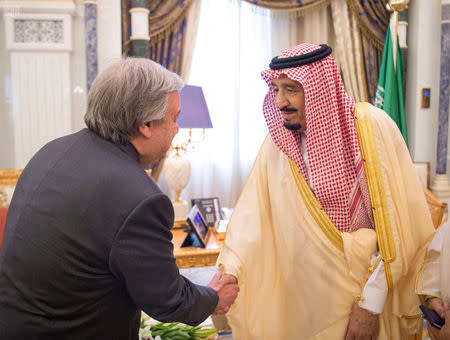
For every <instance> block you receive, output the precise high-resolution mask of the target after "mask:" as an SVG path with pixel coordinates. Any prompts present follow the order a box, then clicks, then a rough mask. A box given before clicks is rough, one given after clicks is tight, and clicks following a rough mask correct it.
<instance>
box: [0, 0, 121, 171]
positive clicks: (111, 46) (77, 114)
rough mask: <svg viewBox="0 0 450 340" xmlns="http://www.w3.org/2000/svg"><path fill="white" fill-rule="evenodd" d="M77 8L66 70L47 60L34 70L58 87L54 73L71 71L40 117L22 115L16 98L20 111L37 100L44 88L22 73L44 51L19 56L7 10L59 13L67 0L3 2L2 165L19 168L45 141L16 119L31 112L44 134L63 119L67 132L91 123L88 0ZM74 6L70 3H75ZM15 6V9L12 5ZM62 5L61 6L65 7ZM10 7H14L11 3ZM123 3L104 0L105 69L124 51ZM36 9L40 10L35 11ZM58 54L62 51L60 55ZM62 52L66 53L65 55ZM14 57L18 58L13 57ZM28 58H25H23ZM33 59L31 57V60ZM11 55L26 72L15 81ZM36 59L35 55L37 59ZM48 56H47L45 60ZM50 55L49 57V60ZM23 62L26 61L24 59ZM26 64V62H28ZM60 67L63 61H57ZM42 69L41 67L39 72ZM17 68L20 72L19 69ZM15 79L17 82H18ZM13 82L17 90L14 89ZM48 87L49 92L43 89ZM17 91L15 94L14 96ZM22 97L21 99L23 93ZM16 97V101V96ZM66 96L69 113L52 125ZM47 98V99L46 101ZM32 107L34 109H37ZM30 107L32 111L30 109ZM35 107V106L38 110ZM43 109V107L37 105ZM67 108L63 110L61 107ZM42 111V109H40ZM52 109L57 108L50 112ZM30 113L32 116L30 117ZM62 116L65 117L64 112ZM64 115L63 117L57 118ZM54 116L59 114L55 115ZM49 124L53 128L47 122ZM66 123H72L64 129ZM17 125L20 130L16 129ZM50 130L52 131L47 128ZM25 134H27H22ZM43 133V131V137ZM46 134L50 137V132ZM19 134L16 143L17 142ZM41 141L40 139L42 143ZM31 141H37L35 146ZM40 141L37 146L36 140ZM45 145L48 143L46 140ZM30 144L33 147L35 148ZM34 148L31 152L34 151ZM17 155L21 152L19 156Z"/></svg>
mask: <svg viewBox="0 0 450 340" xmlns="http://www.w3.org/2000/svg"><path fill="white" fill-rule="evenodd" d="M73 3H74V4H75V10H74V11H73V13H72V16H71V23H72V31H71V32H72V39H71V43H72V45H71V49H70V51H69V53H68V61H67V62H66V63H65V65H66V66H64V67H65V69H64V70H59V71H57V72H52V71H54V69H53V70H52V69H51V67H50V68H49V66H48V65H47V66H46V67H47V68H46V69H43V68H39V70H35V69H33V68H31V69H29V71H30V72H32V73H33V74H34V75H35V76H38V77H39V81H38V79H37V78H36V79H35V81H37V82H38V83H42V84H47V85H49V86H53V85H55V86H56V83H55V81H54V79H53V78H54V77H55V76H56V77H57V76H58V75H61V74H66V75H68V77H67V79H68V83H67V84H68V85H67V86H64V90H63V91H64V95H61V96H60V97H61V98H59V97H58V98H55V97H54V96H55V95H56V94H55V93H54V92H55V91H51V92H52V93H51V94H52V96H51V99H49V100H50V102H48V100H47V104H48V106H49V107H48V108H44V107H40V109H41V110H40V111H39V112H41V111H42V112H41V113H39V116H40V117H38V115H37V114H33V115H31V116H30V117H28V116H24V114H23V113H20V114H18V113H17V112H16V113H14V111H13V105H12V104H13V101H14V103H15V109H16V110H17V107H18V105H17V103H19V104H21V105H19V106H21V108H23V107H24V104H26V103H27V102H28V103H30V102H33V98H34V99H36V97H37V96H38V95H37V93H38V92H39V91H33V90H32V88H33V86H36V87H37V85H32V84H29V82H27V81H24V80H23V79H22V78H23V77H25V78H24V79H27V77H26V75H24V74H23V70H24V67H26V66H30V64H29V61H30V60H31V59H33V58H37V59H39V56H42V51H39V50H36V51H35V52H30V51H25V52H26V53H27V54H26V56H27V57H28V59H27V60H28V61H27V60H25V59H24V58H23V55H18V57H16V56H15V55H14V54H13V53H15V52H14V51H13V50H11V49H8V48H6V46H7V42H6V34H5V19H4V16H6V15H9V16H11V15H22V14H23V13H24V12H27V15H28V13H31V14H30V15H31V18H33V15H36V17H39V15H40V14H42V13H47V12H55V13H60V12H62V11H64V10H63V9H62V8H63V7H65V6H68V5H67V4H68V2H67V1H58V0H55V1H52V2H39V3H38V2H33V1H26V2H25V1H24V2H17V1H8V2H7V3H3V4H2V6H0V14H1V17H0V146H1V147H0V169H2V168H16V167H23V166H24V165H25V163H26V162H27V161H28V160H29V158H30V157H31V154H33V153H34V152H35V151H36V150H37V149H39V148H40V147H42V146H43V144H45V142H46V140H44V139H45V138H40V139H38V140H37V141H36V140H35V141H31V140H30V141H29V140H28V139H30V138H29V137H30V135H29V134H28V133H26V132H24V133H22V132H23V131H22V130H23V129H22V128H20V129H18V127H17V124H16V125H14V121H17V122H18V121H19V120H18V119H20V117H21V116H22V117H25V121H28V120H30V119H33V120H34V121H35V122H36V124H37V123H38V122H39V124H41V125H42V124H44V127H42V126H41V129H42V128H43V129H44V131H40V132H39V134H40V135H42V134H46V133H47V132H48V131H50V130H54V129H55V126H54V124H57V125H58V124H59V126H60V127H61V129H60V132H61V134H67V133H71V132H76V131H78V130H80V129H82V128H84V127H85V124H84V120H83V117H84V114H85V112H86V106H87V92H86V54H85V23H84V15H85V13H84V4H83V3H84V1H74V2H73ZM69 5H70V4H69ZM8 6H10V7H11V8H13V10H11V9H7V7H8ZM60 7H61V8H60ZM8 8H9V7H8ZM120 10H121V7H120V0H98V5H97V18H98V23H97V34H98V59H99V62H98V69H99V71H101V70H102V69H104V68H105V67H106V66H107V65H108V64H109V63H111V62H112V61H117V60H118V59H120V58H121V53H122V47H121V44H122V40H121V12H120ZM33 13H36V14H33ZM55 55H58V54H55ZM59 55H60V54H59ZM13 56H14V58H13ZM21 57H22V58H21ZM29 58H31V59H29ZM11 60H13V61H14V65H15V67H14V70H16V71H17V72H20V73H21V75H20V77H18V76H17V74H16V78H17V80H18V79H20V81H16V82H15V83H14V82H12V80H11V78H12V67H11ZM33 60H34V59H33ZM39 60H44V59H42V58H41V59H39ZM45 60H47V59H45ZM21 63H22V64H21ZM24 63H25V64H24ZM55 66H58V65H55ZM35 71H36V72H35ZM17 72H16V73H17ZM13 83H14V84H13ZM13 87H14V88H15V90H13ZM37 90H40V92H39V93H40V95H39V96H38V97H39V98H40V99H39V100H40V101H41V99H42V98H43V99H44V101H45V99H48V98H47V97H49V96H47V93H46V92H45V91H46V90H45V89H43V88H38V89H37ZM42 91H44V92H45V93H42ZM14 93H15V95H14ZM19 97H20V98H19ZM13 98H14V100H13ZM60 101H62V102H61V103H62V105H63V104H64V103H65V105H66V106H68V110H67V111H66V112H68V115H66V116H67V117H66V118H64V119H65V121H64V122H59V123H58V122H56V123H54V124H52V122H51V121H49V122H48V123H47V122H46V121H45V119H46V118H48V117H47V116H48V114H49V111H51V110H50V109H51V107H52V106H54V105H53V104H54V103H56V102H60ZM41 102H42V101H41ZM31 109H32V108H30V110H31ZM30 110H29V111H30ZM33 111H34V110H31V111H30V114H31V112H33ZM36 111H37V110H36ZM59 111H61V110H59ZM36 113H37V112H36ZM50 113H51V112H50ZM26 117H28V118H26ZM59 117H61V116H59ZM56 118H58V117H56ZM51 120H54V119H51ZM45 126H47V128H46V127H45ZM64 126H65V127H66V128H64ZM14 130H16V131H15V132H14ZM47 130H48V131H47ZM29 132H30V133H34V130H30V131H29ZM54 134H55V132H54V131H53V132H51V131H50V135H52V136H53V135H54ZM19 135H21V136H19ZM41 137H42V136H41ZM44 137H45V136H44ZM55 137H57V136H56V135H55V136H53V137H50V139H52V138H55ZM15 139H16V143H15ZM36 143H37V144H36ZM30 144H33V145H31V146H30ZM34 144H36V145H34ZM41 144H42V145H41ZM30 147H31V148H32V149H33V150H31V151H30ZM20 150H25V151H26V150H28V151H27V152H26V154H23V152H21V151H20ZM30 153H31V154H30ZM16 154H17V155H16Z"/></svg>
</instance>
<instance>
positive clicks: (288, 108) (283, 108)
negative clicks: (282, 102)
mask: <svg viewBox="0 0 450 340" xmlns="http://www.w3.org/2000/svg"><path fill="white" fill-rule="evenodd" d="M280 111H281V112H297V111H298V110H297V109H294V108H293V107H287V106H286V107H282V108H281V109H280Z"/></svg>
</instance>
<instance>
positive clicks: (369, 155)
mask: <svg viewBox="0 0 450 340" xmlns="http://www.w3.org/2000/svg"><path fill="white" fill-rule="evenodd" d="M368 111H369V107H368V103H357V104H356V106H355V112H354V116H355V126H356V130H357V132H358V139H359V146H360V149H361V155H362V158H363V164H364V171H365V173H366V178H367V185H368V187H369V193H370V201H371V202H372V213H373V218H374V222H375V231H376V233H377V240H378V247H379V249H380V254H381V258H382V259H383V262H384V271H385V274H386V283H387V285H388V289H389V290H392V287H393V280H392V274H391V268H390V265H389V263H390V262H393V261H394V260H395V258H396V250H395V243H394V237H393V235H392V229H391V228H392V226H391V220H390V216H389V211H388V204H387V198H386V191H385V188H384V183H383V178H382V175H381V168H380V162H379V159H378V154H377V149H376V146H375V141H374V138H373V132H372V126H371V122H370V118H369V117H368V115H364V116H363V117H361V116H360V113H361V112H364V113H368Z"/></svg>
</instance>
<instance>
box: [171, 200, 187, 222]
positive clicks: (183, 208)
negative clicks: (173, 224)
mask: <svg viewBox="0 0 450 340" xmlns="http://www.w3.org/2000/svg"><path fill="white" fill-rule="evenodd" d="M172 205H173V210H174V213H175V221H186V217H187V214H188V212H189V211H188V205H187V203H186V201H184V200H180V199H177V200H175V201H172Z"/></svg>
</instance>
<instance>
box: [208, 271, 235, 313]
mask: <svg viewBox="0 0 450 340" xmlns="http://www.w3.org/2000/svg"><path fill="white" fill-rule="evenodd" d="M208 287H211V288H212V289H214V290H215V291H216V293H217V295H218V296H219V302H218V303H217V306H216V309H215V310H214V312H213V314H225V313H227V312H228V310H229V309H230V306H231V305H232V304H233V302H234V300H236V297H237V295H238V293H239V286H238V284H237V279H236V277H234V276H233V275H230V274H223V273H220V272H218V273H216V274H214V276H213V278H212V279H211V281H210V282H209V284H208Z"/></svg>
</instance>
